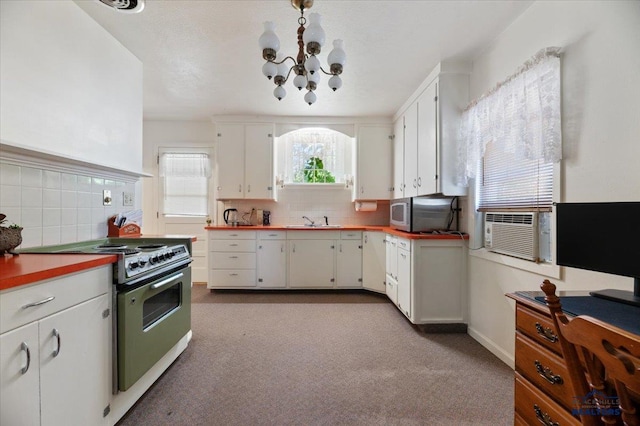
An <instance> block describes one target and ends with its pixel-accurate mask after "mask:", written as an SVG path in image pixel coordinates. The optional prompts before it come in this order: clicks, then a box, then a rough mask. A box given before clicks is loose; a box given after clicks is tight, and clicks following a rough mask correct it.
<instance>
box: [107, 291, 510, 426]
mask: <svg viewBox="0 0 640 426" xmlns="http://www.w3.org/2000/svg"><path fill="white" fill-rule="evenodd" d="M193 301H194V304H193V306H192V310H193V314H192V330H193V340H192V341H191V343H190V344H189V347H188V348H187V350H186V351H185V352H184V353H183V354H182V355H181V356H180V357H179V358H178V360H176V362H175V363H174V364H173V365H172V367H171V368H170V369H169V370H168V371H167V372H166V373H165V374H164V375H163V376H162V377H161V378H160V379H159V380H158V381H157V382H156V384H155V385H154V386H153V387H152V388H151V389H150V390H149V391H148V392H147V393H146V394H145V395H144V396H143V397H142V398H141V400H140V401H139V402H138V404H136V406H134V407H133V408H132V409H131V410H130V412H129V413H128V414H127V415H126V416H125V417H124V418H123V419H122V420H121V421H120V422H119V423H118V424H119V425H120V426H125V425H136V426H138V425H168V424H172V425H511V424H513V372H512V370H511V369H510V368H508V367H507V366H506V365H504V364H503V363H502V362H501V361H499V360H498V359H497V358H495V357H494V356H493V355H492V354H491V353H489V352H488V351H487V350H486V349H484V348H483V347H482V346H480V345H479V344H478V343H477V342H475V341H474V340H473V339H471V338H470V337H469V336H468V335H466V334H425V333H422V332H421V331H420V330H418V329H417V328H416V327H415V326H413V325H411V323H410V322H409V321H407V319H406V318H405V317H404V316H403V315H402V314H401V313H400V312H399V311H398V310H397V309H396V308H395V306H393V305H392V304H391V303H390V302H388V301H387V299H386V297H385V296H382V295H376V294H372V293H367V292H347V293H332V292H328V293H327V292H258V293H252V292H215V293H211V292H209V291H208V290H206V289H205V288H203V287H201V286H195V287H194V292H193Z"/></svg>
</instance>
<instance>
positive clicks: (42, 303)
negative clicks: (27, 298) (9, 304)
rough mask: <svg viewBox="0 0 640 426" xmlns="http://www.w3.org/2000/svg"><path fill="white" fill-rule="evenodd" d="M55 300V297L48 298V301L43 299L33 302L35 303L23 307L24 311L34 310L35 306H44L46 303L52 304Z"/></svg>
mask: <svg viewBox="0 0 640 426" xmlns="http://www.w3.org/2000/svg"><path fill="white" fill-rule="evenodd" d="M55 298H56V297H55V296H51V297H47V298H46V299H42V300H41V301H39V302H33V303H29V304H26V305H24V306H23V307H22V309H27V308H33V307H34V306H40V305H44V304H45V303H49V302H51V301H52V300H53V299H55Z"/></svg>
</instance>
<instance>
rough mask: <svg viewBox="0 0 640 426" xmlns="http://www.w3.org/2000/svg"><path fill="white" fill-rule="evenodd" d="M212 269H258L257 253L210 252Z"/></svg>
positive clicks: (210, 266)
mask: <svg viewBox="0 0 640 426" xmlns="http://www.w3.org/2000/svg"><path fill="white" fill-rule="evenodd" d="M209 268H210V269H256V254H255V253H218V252H214V253H210V254H209Z"/></svg>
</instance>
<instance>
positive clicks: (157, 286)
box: [151, 272, 184, 290]
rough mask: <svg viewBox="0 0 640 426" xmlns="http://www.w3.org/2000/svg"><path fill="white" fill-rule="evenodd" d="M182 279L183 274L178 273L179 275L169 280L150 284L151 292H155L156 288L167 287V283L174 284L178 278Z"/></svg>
mask: <svg viewBox="0 0 640 426" xmlns="http://www.w3.org/2000/svg"><path fill="white" fill-rule="evenodd" d="M182 277H184V273H182V272H180V273H179V274H177V275H174V276H173V277H171V278H167V279H165V280H162V281H160V282H157V283H155V284H151V290H155V289H157V288H160V287H163V286H165V285H167V284H169V283H172V282H174V281H175V280H177V279H179V278H182Z"/></svg>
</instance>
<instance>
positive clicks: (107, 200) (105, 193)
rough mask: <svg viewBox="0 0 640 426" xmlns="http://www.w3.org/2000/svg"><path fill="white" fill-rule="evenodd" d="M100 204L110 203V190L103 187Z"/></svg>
mask: <svg viewBox="0 0 640 426" xmlns="http://www.w3.org/2000/svg"><path fill="white" fill-rule="evenodd" d="M102 205H103V206H110V205H111V191H110V190H108V189H105V190H103V191H102Z"/></svg>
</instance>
